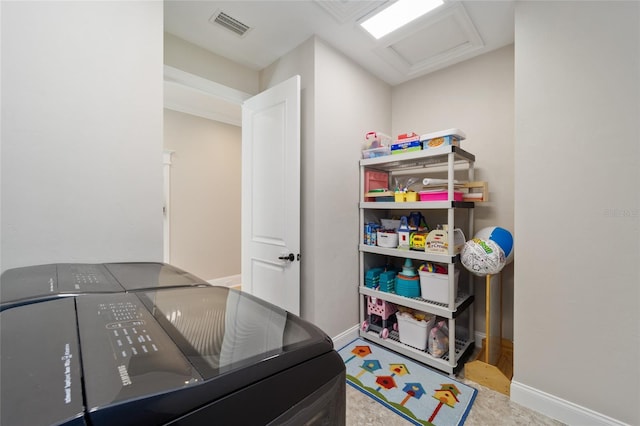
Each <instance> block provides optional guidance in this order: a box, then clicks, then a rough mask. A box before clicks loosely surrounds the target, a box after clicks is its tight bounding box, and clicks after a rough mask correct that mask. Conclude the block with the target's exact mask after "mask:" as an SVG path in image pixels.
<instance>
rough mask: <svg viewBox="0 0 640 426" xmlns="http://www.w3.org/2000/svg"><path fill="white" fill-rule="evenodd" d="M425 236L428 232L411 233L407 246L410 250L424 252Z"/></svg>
mask: <svg viewBox="0 0 640 426" xmlns="http://www.w3.org/2000/svg"><path fill="white" fill-rule="evenodd" d="M427 235H428V232H420V231H415V232H412V233H411V236H410V237H409V246H410V248H411V250H420V251H424V249H425V247H426V246H427Z"/></svg>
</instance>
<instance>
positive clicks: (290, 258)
mask: <svg viewBox="0 0 640 426" xmlns="http://www.w3.org/2000/svg"><path fill="white" fill-rule="evenodd" d="M295 258H296V257H295V256H294V255H293V253H289V254H285V255H282V256H280V257H278V259H280V260H288V261H289V262H293V260H294V259H295Z"/></svg>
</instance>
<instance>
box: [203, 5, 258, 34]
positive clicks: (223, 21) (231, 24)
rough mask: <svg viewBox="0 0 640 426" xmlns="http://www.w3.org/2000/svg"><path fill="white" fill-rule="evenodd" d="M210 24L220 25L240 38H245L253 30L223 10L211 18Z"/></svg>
mask: <svg viewBox="0 0 640 426" xmlns="http://www.w3.org/2000/svg"><path fill="white" fill-rule="evenodd" d="M209 22H211V23H212V24H214V23H215V24H218V25H220V26H222V27H224V28H226V29H228V30H229V31H231V32H233V33H234V34H236V35H238V36H240V37H244V36H245V35H246V34H247V33H248V32H249V31H250V30H251V27H249V26H248V25H246V24H243V23H242V22H240V21H238V20H237V19H235V18H233V17H232V16H229V15H227V14H226V13H224V12H223V11H221V10H217V11H216V13H214V14H213V16H211V18H209Z"/></svg>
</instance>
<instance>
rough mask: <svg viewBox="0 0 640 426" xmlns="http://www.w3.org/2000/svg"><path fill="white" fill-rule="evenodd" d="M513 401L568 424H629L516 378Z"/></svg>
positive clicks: (608, 425) (512, 383)
mask: <svg viewBox="0 0 640 426" xmlns="http://www.w3.org/2000/svg"><path fill="white" fill-rule="evenodd" d="M511 401H513V402H515V403H517V404H520V405H522V406H524V407H527V408H530V409H532V410H534V411H537V412H539V413H542V414H544V415H545V416H547V417H551V418H553V419H556V420H559V421H561V422H563V423H566V424H568V425H591V426H598V425H603V426H605V425H607V426H611V425H619V426H624V425H627V423H623V422H621V421H619V420H616V419H613V418H611V417H609V416H605V415H604V414H600V413H597V412H595V411H593V410H590V409H588V408H585V407H582V406H580V405H577V404H574V403H573V402H569V401H565V400H563V399H561V398H558V397H556V396H553V395H550V394H548V393H546V392H542V391H540V390H538V389H535V388H532V387H531V386H527V385H525V384H522V383H519V382H517V381H516V380H512V381H511Z"/></svg>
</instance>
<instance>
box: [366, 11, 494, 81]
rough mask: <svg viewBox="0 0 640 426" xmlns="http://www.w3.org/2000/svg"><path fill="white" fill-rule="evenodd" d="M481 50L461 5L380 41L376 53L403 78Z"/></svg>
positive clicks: (472, 27)
mask: <svg viewBox="0 0 640 426" xmlns="http://www.w3.org/2000/svg"><path fill="white" fill-rule="evenodd" d="M482 48H484V42H483V41H482V38H481V37H480V34H479V33H478V30H477V29H476V27H475V25H474V24H473V22H472V21H471V18H470V17H469V15H468V14H467V12H466V10H465V8H464V6H463V5H462V4H459V3H458V4H455V5H451V6H450V7H447V8H445V9H441V10H439V11H438V12H436V13H434V14H432V15H427V16H426V17H425V18H423V19H419V20H417V21H416V22H414V23H412V24H409V25H407V27H406V28H405V29H403V30H399V31H396V32H395V33H392V35H391V36H388V37H386V38H384V39H383V43H382V45H381V46H380V47H379V48H377V49H376V53H377V54H378V55H380V57H382V59H384V60H385V61H386V62H388V63H389V64H390V65H391V66H393V67H394V68H396V69H398V70H399V71H401V72H403V73H405V74H406V75H407V76H409V77H412V76H417V75H422V74H424V72H425V71H427V72H428V71H435V70H437V69H439V68H441V67H443V66H444V65H446V64H451V63H456V62H460V61H462V60H464V59H467V58H469V57H471V56H472V55H473V54H474V53H475V52H476V51H478V50H480V49H482Z"/></svg>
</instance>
